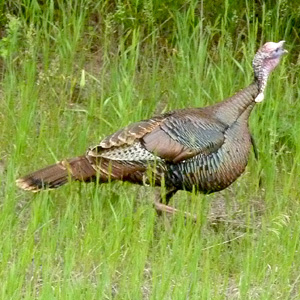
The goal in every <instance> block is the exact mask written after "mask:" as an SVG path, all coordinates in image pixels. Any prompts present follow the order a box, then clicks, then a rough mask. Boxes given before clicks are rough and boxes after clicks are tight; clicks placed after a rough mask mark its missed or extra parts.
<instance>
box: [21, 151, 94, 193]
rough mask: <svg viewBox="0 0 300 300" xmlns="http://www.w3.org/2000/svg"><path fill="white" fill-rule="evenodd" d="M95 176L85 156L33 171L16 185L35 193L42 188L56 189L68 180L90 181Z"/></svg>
mask: <svg viewBox="0 0 300 300" xmlns="http://www.w3.org/2000/svg"><path fill="white" fill-rule="evenodd" d="M95 176H96V171H95V169H94V168H93V167H92V165H91V163H90V161H89V160H88V158H87V157H86V156H78V157H75V158H71V159H67V160H63V161H60V162H58V163H56V164H55V165H51V166H48V167H45V168H43V169H40V170H38V171H35V172H33V173H31V174H28V175H26V176H24V177H22V178H20V179H18V180H17V181H16V182H17V185H18V186H19V187H20V188H22V189H24V190H30V191H32V192H37V191H39V190H41V189H44V188H50V189H51V188H57V187H59V186H61V185H63V184H65V183H67V182H68V179H69V178H70V179H72V180H80V181H91V180H93V178H95Z"/></svg>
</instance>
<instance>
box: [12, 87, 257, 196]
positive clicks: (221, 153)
mask: <svg viewBox="0 0 300 300" xmlns="http://www.w3.org/2000/svg"><path fill="white" fill-rule="evenodd" d="M258 93H259V87H258V84H257V83H256V82H254V83H253V84H251V85H250V86H248V87H247V88H245V89H244V90H242V91H240V92H238V93H237V94H235V95H234V96H232V97H230V98H228V99H225V100H224V101H223V102H220V103H218V104H216V105H213V106H208V107H204V108H190V109H182V110H176V111H173V112H168V113H166V114H163V115H159V116H156V117H153V118H151V119H148V120H144V121H140V122H137V123H133V124H131V125H129V126H128V127H126V128H123V129H121V130H119V131H117V132H116V133H114V134H112V135H110V136H108V137H106V138H104V139H103V140H102V141H101V142H100V144H99V145H97V146H95V147H91V148H90V149H89V150H88V151H87V152H86V154H85V155H83V156H79V157H75V158H72V159H66V160H63V161H61V162H58V163H57V164H55V165H52V166H48V167H46V168H44V169H41V170H38V171H36V172H33V173H31V174H29V175H27V176H25V177H23V178H20V179H19V180H18V181H17V183H18V185H19V186H20V187H21V188H23V189H27V190H32V191H38V190H40V189H42V188H56V187H58V186H60V185H62V184H64V183H66V182H68V180H69V179H72V180H79V181H86V182H88V181H95V180H99V181H100V182H108V181H113V180H122V181H129V182H132V183H137V184H145V183H146V184H150V185H162V184H163V185H165V186H166V188H167V191H177V190H187V191H191V190H193V189H196V190H198V191H200V192H202V193H211V192H216V191H220V190H222V189H224V188H226V187H228V186H229V185H230V184H231V183H232V182H234V181H235V180H236V179H237V178H238V177H239V176H240V175H241V174H242V173H243V171H244V170H245V167H246V165H247V162H248V157H249V152H250V150H251V145H252V144H251V136H250V132H249V129H248V118H249V115H250V112H251V111H252V109H253V107H254V105H255V101H254V100H255V98H256V96H257V95H258Z"/></svg>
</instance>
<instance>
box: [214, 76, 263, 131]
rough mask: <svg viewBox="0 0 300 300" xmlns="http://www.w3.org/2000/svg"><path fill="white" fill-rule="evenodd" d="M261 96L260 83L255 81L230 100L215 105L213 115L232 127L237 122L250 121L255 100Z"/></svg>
mask: <svg viewBox="0 0 300 300" xmlns="http://www.w3.org/2000/svg"><path fill="white" fill-rule="evenodd" d="M258 94H259V83H258V81H256V80H255V81H254V82H253V83H252V84H250V85H249V86H248V87H246V88H244V89H243V90H241V91H239V92H237V93H236V94H235V95H233V96H232V97H230V98H227V99H225V100H224V101H222V102H220V103H217V104H216V105H213V106H212V107H211V108H212V110H213V114H214V115H215V116H216V117H217V119H219V120H220V121H221V122H222V123H224V124H228V125H231V124H233V123H234V122H236V121H237V120H241V118H242V119H244V120H245V121H247V120H248V118H249V115H250V113H251V111H252V109H253V107H254V105H255V103H256V102H255V101H254V100H255V98H256V97H257V95H258Z"/></svg>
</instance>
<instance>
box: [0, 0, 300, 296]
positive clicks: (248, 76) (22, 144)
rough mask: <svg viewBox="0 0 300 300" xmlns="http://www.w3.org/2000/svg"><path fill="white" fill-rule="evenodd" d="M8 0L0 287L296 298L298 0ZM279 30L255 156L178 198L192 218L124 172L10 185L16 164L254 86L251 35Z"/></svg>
mask: <svg viewBox="0 0 300 300" xmlns="http://www.w3.org/2000/svg"><path fill="white" fill-rule="evenodd" d="M7 3H8V4H7V7H8V12H10V14H4V17H3V15H1V18H0V21H1V20H2V21H1V22H4V23H3V24H5V26H6V27H5V34H4V38H3V39H2V40H1V41H0V55H1V59H2V60H1V64H2V80H1V90H0V91H1V93H0V98H1V99H0V124H1V127H0V128H1V150H0V154H1V158H2V160H1V161H0V174H1V177H0V186H1V189H0V239H1V241H2V242H1V244H0V282H1V285H0V295H1V299H299V297H300V296H299V293H300V291H299V286H300V282H299V272H298V270H299V267H300V257H299V253H298V252H299V250H300V249H299V248H300V245H299V236H300V227H299V222H300V203H299V196H300V195H299V191H300V189H299V186H300V179H299V172H300V146H299V145H300V143H299V140H300V119H299V114H300V105H299V104H298V98H299V96H298V95H299V91H300V90H299V89H300V88H299V86H300V85H299V54H298V52H297V49H298V50H299V47H298V46H297V44H298V43H299V37H298V35H297V32H296V31H297V30H296V29H297V26H298V25H299V24H298V23H297V21H295V20H297V18H299V12H298V11H297V10H296V9H295V10H293V7H292V6H289V5H292V4H288V3H287V2H285V1H278V3H277V4H276V6H274V7H272V6H270V4H268V2H266V3H265V4H264V5H263V6H262V7H257V6H253V7H252V6H251V5H250V3H248V2H246V13H245V14H244V15H243V13H242V11H244V9H245V7H241V6H239V5H241V4H238V3H235V1H232V2H230V1H225V2H224V7H223V6H222V5H223V4H222V5H221V6H220V8H219V11H218V10H217V9H216V8H215V7H213V8H212V10H209V7H207V5H208V4H206V3H204V10H203V11H201V9H200V8H201V5H203V3H202V4H201V3H200V4H199V3H198V2H196V1H195V2H193V1H190V2H186V3H179V2H178V3H179V4H180V7H181V9H180V10H178V8H177V7H174V6H171V4H170V6H169V9H168V6H161V7H160V6H159V5H160V4H159V3H160V2H155V1H154V2H153V5H152V4H151V3H152V2H151V1H145V2H140V6H138V5H137V3H138V2H134V1H127V2H126V3H125V2H124V3H125V4H124V3H123V2H118V1H116V2H114V1H102V2H97V3H94V2H93V1H87V0H86V1H85V0H81V1H72V2H71V1H70V2H68V3H71V4H72V5H71V4H64V2H62V1H55V2H53V1H47V2H45V4H44V5H41V4H39V3H38V2H36V1H23V2H22V5H20V6H18V5H17V4H16V5H15V6H14V4H12V3H13V2H11V1H7ZM40 3H41V2H40ZM141 3H142V4H141ZM239 3H240V2H239ZM135 5H137V6H135ZM199 5H200V8H199ZM2 6H3V5H2ZM2 6H1V9H2ZM141 6H142V7H141ZM223 8H224V10H222V9H223ZM242 8H243V9H242ZM216 10H217V11H216ZM199 11H200V13H199ZM209 11H212V12H214V17H211V16H210V14H209ZM6 13H7V11H6ZM166 13H168V15H164V14H166ZM140 15H142V17H140V19H139V16H140ZM201 16H202V17H204V19H201ZM237 28H238V30H237ZM167 29H168V30H169V31H168V30H167ZM282 39H284V40H286V41H287V48H288V50H289V51H290V54H289V55H288V56H287V57H286V58H285V59H284V60H283V61H282V63H281V65H280V67H279V68H278V69H277V70H276V71H275V72H274V74H273V75H272V77H271V78H270V80H269V83H268V86H267V91H266V96H265V100H264V102H263V103H262V104H258V105H257V107H256V108H255V110H254V111H253V113H252V115H251V120H250V127H251V131H252V133H253V135H254V137H255V140H256V143H257V145H258V149H259V159H258V160H256V159H255V158H254V156H253V155H252V156H251V158H250V161H249V165H248V167H247V170H246V172H245V173H244V174H243V176H242V177H241V178H240V179H238V181H237V182H235V183H234V184H233V185H232V186H231V187H230V188H228V189H227V190H225V191H222V192H220V193H216V194H214V195H209V196H203V195H194V194H188V193H185V192H180V193H178V195H176V197H175V199H174V203H173V204H174V205H175V206H176V207H178V208H180V209H181V210H186V211H190V212H193V213H197V215H198V216H199V221H198V222H197V223H196V224H194V223H192V222H191V221H189V220H188V221H185V220H184V217H183V215H180V214H179V215H176V216H174V217H171V218H168V217H166V216H163V217H158V216H156V213H155V211H154V209H153V207H152V203H153V200H154V190H153V189H152V188H146V187H139V186H134V185H131V184H128V183H112V184H105V185H101V186H100V185H97V184H88V185H85V184H80V183H76V182H75V183H72V184H70V185H67V186H65V187H62V188H60V189H58V190H56V191H51V192H50V191H49V192H48V191H45V192H43V193H38V194H31V193H27V192H23V191H20V190H18V189H17V188H16V186H15V179H16V178H17V177H19V176H20V175H23V174H25V173H26V172H29V171H32V170H34V169H36V168H39V167H42V166H44V165H47V164H50V163H53V162H54V161H56V160H59V159H62V158H65V157H72V156H75V155H79V154H82V153H84V151H85V150H86V149H87V147H88V146H89V145H95V144H97V142H98V141H100V139H101V138H103V137H104V136H106V135H108V134H110V133H112V132H113V131H115V130H117V129H119V128H120V127H122V126H126V125H127V124H129V123H131V122H134V121H138V120H140V119H146V118H148V117H150V116H151V115H153V114H155V113H161V112H164V111H167V110H170V109H175V108H183V107H191V106H204V105H209V104H213V103H216V102H218V101H220V100H222V99H223V98H225V97H228V96H230V95H232V94H233V93H234V92H235V91H237V90H239V89H241V88H243V87H245V86H247V85H248V84H249V83H250V82H251V80H252V72H251V60H252V58H253V55H254V53H255V51H256V49H257V48H258V46H259V44H260V43H263V42H264V41H266V40H274V41H278V40H282Z"/></svg>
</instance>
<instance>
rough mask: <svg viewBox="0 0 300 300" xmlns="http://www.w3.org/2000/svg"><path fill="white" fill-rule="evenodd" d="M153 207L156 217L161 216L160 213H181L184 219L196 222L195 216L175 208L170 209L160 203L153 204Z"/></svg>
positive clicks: (170, 207)
mask: <svg viewBox="0 0 300 300" xmlns="http://www.w3.org/2000/svg"><path fill="white" fill-rule="evenodd" d="M154 206H155V210H156V212H157V214H158V215H161V213H162V212H166V213H169V214H176V213H183V214H184V217H185V218H186V219H192V220H193V221H194V222H196V221H197V215H193V214H191V213H188V212H182V211H180V210H178V209H177V208H175V207H172V206H169V205H166V204H163V203H160V202H154Z"/></svg>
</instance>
